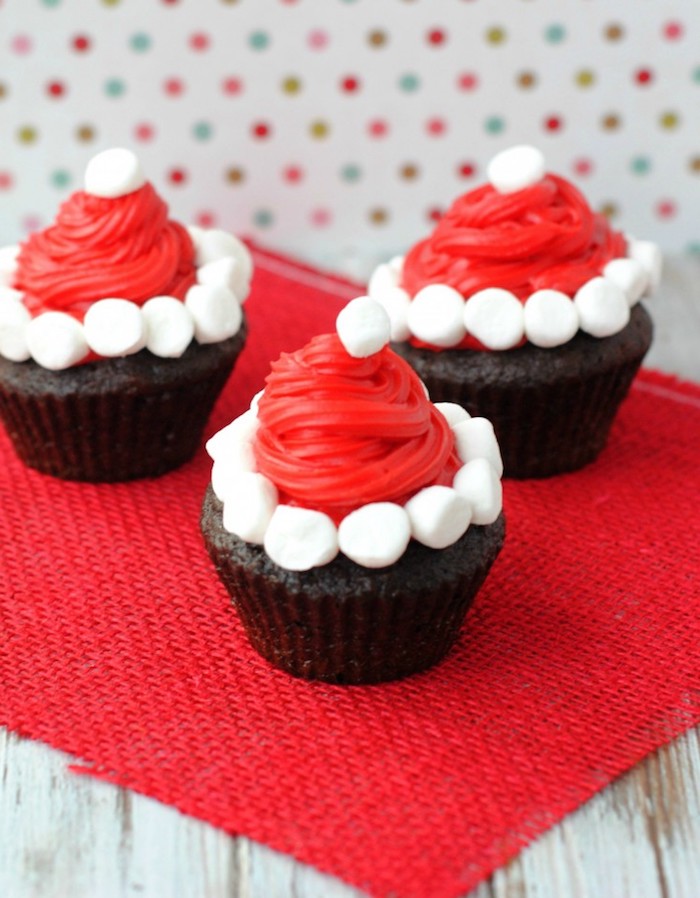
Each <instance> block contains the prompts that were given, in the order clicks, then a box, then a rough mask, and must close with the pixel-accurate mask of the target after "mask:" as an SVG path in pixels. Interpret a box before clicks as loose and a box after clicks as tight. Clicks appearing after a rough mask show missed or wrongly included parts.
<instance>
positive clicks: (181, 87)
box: [163, 78, 185, 97]
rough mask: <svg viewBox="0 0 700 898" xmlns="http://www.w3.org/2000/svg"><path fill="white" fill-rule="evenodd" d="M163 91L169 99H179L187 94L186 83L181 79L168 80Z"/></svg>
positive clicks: (164, 83)
mask: <svg viewBox="0 0 700 898" xmlns="http://www.w3.org/2000/svg"><path fill="white" fill-rule="evenodd" d="M163 90H164V91H165V93H166V94H167V95H168V96H169V97H179V96H180V95H181V94H183V93H184V92H185V82H184V81H181V80H180V79H179V78H166V80H165V81H164V82H163Z"/></svg>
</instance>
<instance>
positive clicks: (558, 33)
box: [544, 22, 566, 44]
mask: <svg viewBox="0 0 700 898" xmlns="http://www.w3.org/2000/svg"><path fill="white" fill-rule="evenodd" d="M565 37H566V29H565V28H564V26H563V25H560V24H559V23H558V22H555V23H554V24H552V25H548V26H547V27H546V28H545V30H544V39H545V40H546V41H547V43H549V44H560V43H561V42H562V41H563V40H564V38H565Z"/></svg>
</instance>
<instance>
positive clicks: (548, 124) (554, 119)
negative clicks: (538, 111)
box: [544, 115, 564, 132]
mask: <svg viewBox="0 0 700 898" xmlns="http://www.w3.org/2000/svg"><path fill="white" fill-rule="evenodd" d="M544 127H545V130H546V131H550V132H554V131H561V129H562V128H563V127H564V122H563V120H562V118H561V116H559V115H549V116H547V118H546V119H545V120H544Z"/></svg>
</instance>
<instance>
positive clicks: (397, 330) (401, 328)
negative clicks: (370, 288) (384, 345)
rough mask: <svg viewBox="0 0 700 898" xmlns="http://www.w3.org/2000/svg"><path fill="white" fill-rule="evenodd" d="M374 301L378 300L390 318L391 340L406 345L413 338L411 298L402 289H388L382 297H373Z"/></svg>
mask: <svg viewBox="0 0 700 898" xmlns="http://www.w3.org/2000/svg"><path fill="white" fill-rule="evenodd" d="M372 299H376V300H377V302H378V303H380V304H381V306H382V308H383V309H384V311H385V312H386V313H387V315H388V316H389V321H390V323H391V339H392V340H393V341H394V342H396V343H405V342H406V340H408V338H409V337H410V336H411V330H410V328H409V326H408V312H409V309H410V308H411V297H410V296H409V295H408V293H406V291H405V290H404V289H403V288H402V287H388V288H387V289H386V290H384V291H383V292H382V293H381V294H380V295H378V296H373V297H372Z"/></svg>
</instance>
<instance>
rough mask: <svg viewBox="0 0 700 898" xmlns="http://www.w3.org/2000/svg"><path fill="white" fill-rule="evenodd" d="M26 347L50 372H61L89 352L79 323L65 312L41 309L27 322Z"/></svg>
mask: <svg viewBox="0 0 700 898" xmlns="http://www.w3.org/2000/svg"><path fill="white" fill-rule="evenodd" d="M26 339H27V348H28V349H29V352H30V353H31V356H32V358H33V359H34V361H35V362H36V363H37V364H38V365H41V366H42V368H48V369H49V370H50V371H62V370H63V369H65V368H70V367H71V366H73V365H77V363H78V362H80V361H82V360H83V359H84V358H85V356H86V355H87V354H88V352H89V347H88V344H87V341H86V339H85V333H84V330H83V326H82V324H81V323H80V322H79V321H76V319H75V318H72V317H71V316H70V315H66V314H65V312H44V313H43V314H42V315H38V316H37V317H36V318H32V320H31V321H30V322H29V324H28V325H27V329H26Z"/></svg>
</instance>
